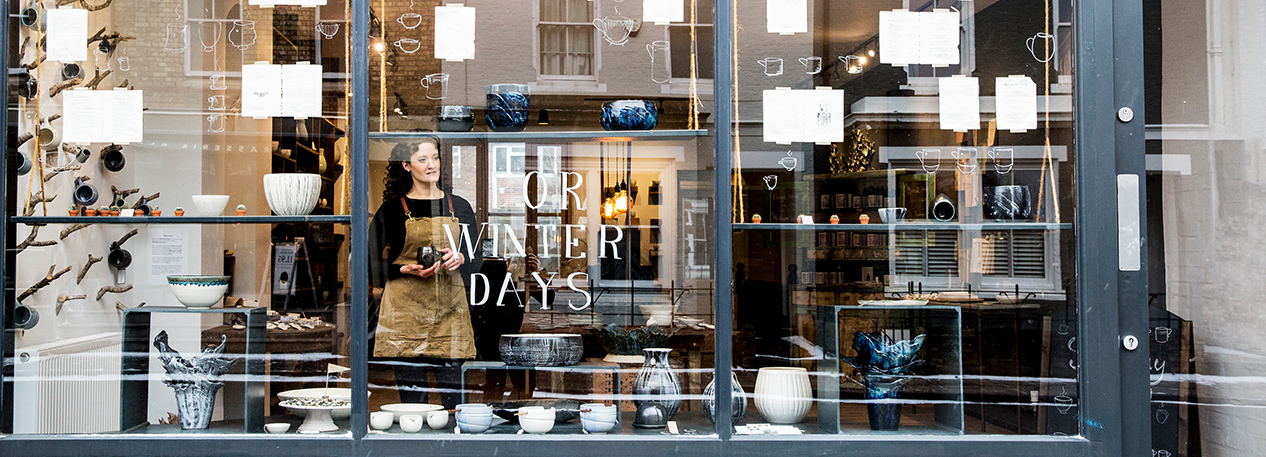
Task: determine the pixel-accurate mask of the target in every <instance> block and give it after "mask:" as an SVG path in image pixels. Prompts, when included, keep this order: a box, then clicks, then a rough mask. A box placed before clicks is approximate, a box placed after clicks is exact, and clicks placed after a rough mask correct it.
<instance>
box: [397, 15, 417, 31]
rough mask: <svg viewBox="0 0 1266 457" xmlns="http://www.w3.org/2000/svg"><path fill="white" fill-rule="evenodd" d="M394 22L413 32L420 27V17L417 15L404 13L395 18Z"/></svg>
mask: <svg viewBox="0 0 1266 457" xmlns="http://www.w3.org/2000/svg"><path fill="white" fill-rule="evenodd" d="M396 22H399V23H400V25H402V26H404V28H406V29H409V30H413V29H416V28H418V26H419V25H422V15H421V14H418V13H404V14H401V15H400V17H398V18H396Z"/></svg>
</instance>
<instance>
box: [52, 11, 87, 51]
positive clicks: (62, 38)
mask: <svg viewBox="0 0 1266 457" xmlns="http://www.w3.org/2000/svg"><path fill="white" fill-rule="evenodd" d="M44 14H47V15H48V34H47V35H45V37H46V40H47V41H46V43H45V44H46V46H47V47H48V60H54V61H59V62H82V61H84V60H88V10H81V9H70V8H59V9H51V10H48V11H46V12H45V13H44Z"/></svg>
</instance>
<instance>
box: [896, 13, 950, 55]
mask: <svg viewBox="0 0 1266 457" xmlns="http://www.w3.org/2000/svg"><path fill="white" fill-rule="evenodd" d="M958 37H959V35H958V12H957V11H929V12H923V13H919V50H920V51H921V52H920V56H919V63H921V64H925V65H958ZM881 43H882V41H881Z"/></svg>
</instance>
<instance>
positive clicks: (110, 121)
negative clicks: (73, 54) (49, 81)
mask: <svg viewBox="0 0 1266 457" xmlns="http://www.w3.org/2000/svg"><path fill="white" fill-rule="evenodd" d="M62 94H64V95H65V98H63V99H62V141H63V142H65V143H81V144H82V143H138V142H141V141H144V132H145V129H144V125H143V121H144V111H143V108H142V102H143V100H144V94H143V92H142V91H139V90H88V89H74V90H68V91H64V92H62Z"/></svg>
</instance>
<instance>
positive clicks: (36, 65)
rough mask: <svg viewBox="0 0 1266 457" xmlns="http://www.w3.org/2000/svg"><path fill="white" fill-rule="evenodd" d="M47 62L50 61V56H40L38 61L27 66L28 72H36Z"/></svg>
mask: <svg viewBox="0 0 1266 457" xmlns="http://www.w3.org/2000/svg"><path fill="white" fill-rule="evenodd" d="M45 60H48V54H44V55H42V56H40V58H39V59H38V60H35V61H32V62H31V63H28V64H26V71H35V69H36V68H39V67H40V64H42V63H44V61H45Z"/></svg>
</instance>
